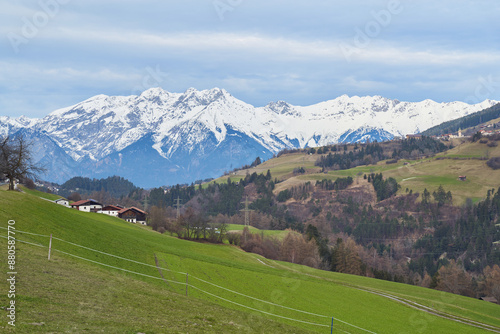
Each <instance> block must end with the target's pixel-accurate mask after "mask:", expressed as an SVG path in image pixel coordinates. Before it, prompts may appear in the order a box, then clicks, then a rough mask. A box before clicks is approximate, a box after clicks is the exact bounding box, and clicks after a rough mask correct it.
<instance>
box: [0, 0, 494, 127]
mask: <svg viewBox="0 0 500 334" xmlns="http://www.w3.org/2000/svg"><path fill="white" fill-rule="evenodd" d="M1 6H2V10H1V12H0V36H1V37H2V38H1V39H0V115H2V116H13V117H17V116H20V115H26V116H29V117H43V116H45V115H46V114H48V113H49V112H51V111H53V110H55V109H58V108H61V107H66V106H69V105H72V104H75V103H77V102H80V101H82V100H84V99H87V98H89V97H91V96H94V95H97V94H106V95H137V94H139V93H140V92H141V91H143V90H145V89H147V88H150V87H158V86H160V87H162V88H163V89H165V90H168V91H171V92H183V91H185V90H186V89H187V88H190V87H194V88H196V89H199V90H202V89H209V88H213V87H221V88H225V89H226V90H228V91H229V92H230V93H231V94H232V95H234V96H235V97H237V98H239V99H241V100H244V101H245V102H247V103H250V104H253V105H254V106H263V105H266V104H267V103H269V102H270V101H277V100H285V101H287V102H289V103H292V104H294V105H309V104H314V103H317V102H320V101H325V100H329V99H334V98H336V97H338V96H340V95H343V94H347V95H349V96H352V95H358V96H364V95H382V96H385V97H388V98H393V99H399V100H402V101H421V100H424V99H428V98H429V99H433V100H435V101H439V102H444V101H466V102H469V103H473V102H474V103H476V102H479V101H482V100H484V99H493V100H500V66H499V65H500V20H498V15H499V13H500V2H499V1H492V0H473V1H472V0H471V1H466V0H453V1H452V0H440V1H436V0H433V1H427V0H418V1H417V0H401V1H399V0H384V1H377V0H370V1H368V0H356V1H337V0H307V1H306V0H303V1H295V0H286V1H285V0H178V1H170V0H141V1H139V0H119V1H118V0H99V1H96V0H39V1H38V0H37V1H35V0H33V1H26V0H17V1H5V0H4V1H1Z"/></svg>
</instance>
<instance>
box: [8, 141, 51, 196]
mask: <svg viewBox="0 0 500 334" xmlns="http://www.w3.org/2000/svg"><path fill="white" fill-rule="evenodd" d="M31 146H32V144H31V143H30V142H28V141H27V140H26V139H25V138H24V137H23V136H16V137H15V138H10V137H9V136H6V137H5V138H3V139H2V140H1V141H0V174H3V175H4V176H5V177H6V178H7V179H9V190H14V182H15V180H16V179H23V178H36V176H37V175H38V174H40V173H43V172H44V171H45V169H44V168H42V167H41V166H38V165H37V164H35V162H34V161H33V158H32V155H31Z"/></svg>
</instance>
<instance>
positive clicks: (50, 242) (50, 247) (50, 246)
mask: <svg viewBox="0 0 500 334" xmlns="http://www.w3.org/2000/svg"><path fill="white" fill-rule="evenodd" d="M51 250H52V233H51V234H50V241H49V261H50V251H51Z"/></svg>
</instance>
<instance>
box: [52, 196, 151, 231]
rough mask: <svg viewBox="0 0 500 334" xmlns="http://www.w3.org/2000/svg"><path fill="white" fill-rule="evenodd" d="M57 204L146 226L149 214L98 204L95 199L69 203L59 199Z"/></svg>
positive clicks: (134, 208) (138, 210)
mask: <svg viewBox="0 0 500 334" xmlns="http://www.w3.org/2000/svg"><path fill="white" fill-rule="evenodd" d="M54 203H56V204H60V205H63V206H65V207H68V208H72V209H75V210H78V211H83V212H94V213H101V214H105V215H109V216H113V217H118V218H121V219H123V220H125V221H127V222H129V223H134V224H141V225H146V216H147V213H146V212H144V211H143V210H141V209H138V208H136V207H130V208H124V207H123V206H121V205H106V206H104V205H103V204H101V203H99V202H97V201H96V200H93V199H85V200H80V201H77V202H73V203H71V204H70V203H69V201H68V200H67V199H65V198H59V199H57V200H55V201H54Z"/></svg>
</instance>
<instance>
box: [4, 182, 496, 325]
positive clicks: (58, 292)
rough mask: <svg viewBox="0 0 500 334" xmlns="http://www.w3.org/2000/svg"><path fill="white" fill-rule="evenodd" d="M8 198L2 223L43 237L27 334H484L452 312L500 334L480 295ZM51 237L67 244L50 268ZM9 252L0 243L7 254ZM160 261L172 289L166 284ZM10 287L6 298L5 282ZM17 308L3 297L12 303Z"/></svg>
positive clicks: (21, 257)
mask: <svg viewBox="0 0 500 334" xmlns="http://www.w3.org/2000/svg"><path fill="white" fill-rule="evenodd" d="M0 203H1V206H0V221H1V222H2V223H1V225H0V227H3V228H5V227H6V226H7V221H8V220H15V221H16V224H15V227H16V229H17V230H19V231H26V232H30V233H35V234H37V235H33V234H26V233H20V232H19V231H18V234H17V235H16V236H17V238H18V239H19V241H18V243H17V270H18V285H17V287H16V289H17V297H16V301H17V303H18V304H17V306H18V308H17V312H18V313H17V316H18V318H17V325H18V326H17V328H16V332H24V333H31V332H75V333H76V332H78V333H80V332H85V331H86V332H97V331H99V330H100V329H102V330H103V331H104V332H107V333H137V332H147V333H154V332H157V333H165V332H169V333H170V332H173V333H187V332H189V333H210V332H212V333H221V332H222V333H232V332H235V333H236V332H238V333H239V332H246V333H255V332H262V333H264V332H265V333H267V332H277V333H300V332H322V333H325V332H327V331H329V330H330V329H329V326H330V322H331V317H335V320H334V326H335V328H334V331H335V332H349V333H366V332H375V333H396V332H397V333H400V332H420V333H435V332H439V333H476V332H477V333H479V332H483V331H484V330H483V329H479V328H477V327H474V326H471V325H470V324H464V323H460V322H456V321H452V320H450V319H448V318H449V317H450V315H453V316H456V317H460V318H464V319H463V321H465V322H469V321H476V322H480V323H485V324H489V325H491V326H496V327H497V330H499V329H498V328H499V327H500V317H499V314H500V313H499V310H500V309H499V306H498V305H494V304H490V303H486V302H482V301H479V300H475V299H470V298H466V297H461V296H457V295H451V294H447V293H442V292H439V291H434V290H429V289H423V288H419V287H414V286H409V285H404V284H396V283H391V282H386V281H380V280H374V279H369V278H364V277H357V276H351V275H343V274H338V273H333V272H325V271H320V270H315V269H311V268H308V267H303V266H298V265H294V264H290V263H282V262H277V261H270V260H267V259H264V258H261V257H259V256H257V255H255V254H247V253H245V252H243V251H241V250H240V249H239V248H236V247H233V246H230V245H211V244H204V243H194V242H188V241H183V240H179V239H176V238H173V237H169V236H167V235H161V234H158V233H155V232H152V231H150V230H148V229H145V228H140V227H138V226H135V225H132V224H129V223H126V222H124V221H122V220H120V219H117V218H112V217H107V216H104V215H99V214H93V213H83V212H78V211H74V210H71V209H67V208H64V207H62V206H59V205H56V204H53V203H50V202H47V201H46V200H43V199H40V198H37V197H36V196H34V195H33V194H28V193H17V192H6V191H0ZM1 231H2V233H1V234H2V235H3V236H5V235H6V230H5V229H1ZM50 234H53V235H54V237H57V238H58V239H54V241H53V245H52V247H53V256H52V260H51V261H50V262H49V261H47V259H46V254H47V251H48V249H47V245H48V238H47V237H46V236H48V235H50ZM20 240H23V241H27V242H31V243H34V244H38V245H41V246H40V247H39V246H33V245H27V244H23V243H21V242H20ZM63 240H64V241H63ZM77 245H81V246H85V247H86V248H82V247H79V246H77ZM6 246H7V244H6V240H5V239H4V238H0V248H1V249H4V250H5V249H6ZM91 249H93V250H98V251H99V252H96V251H93V250H91ZM103 252H105V253H108V254H114V255H118V256H119V257H120V258H117V257H112V256H109V255H107V254H104V253H103ZM5 254H6V253H5ZM70 254H71V255H70ZM155 254H156V256H157V257H158V259H159V262H160V264H161V266H162V267H163V268H164V269H163V270H162V273H163V275H164V277H165V279H167V280H169V281H171V282H168V284H167V283H166V282H164V281H162V280H161V279H159V277H160V274H159V272H158V270H157V269H156V268H155V267H154V265H155V259H154V255H155ZM75 256H78V258H77V257H75ZM84 259H88V260H91V261H94V262H89V261H87V260H84ZM125 259H132V260H134V261H135V262H130V261H127V260H125ZM98 263H101V264H106V265H108V266H114V267H116V268H124V269H126V270H129V271H133V272H136V273H142V274H143V275H148V276H140V275H137V274H135V273H132V272H125V271H121V270H118V269H115V268H110V267H106V266H103V265H101V264H98ZM143 264H147V265H149V266H147V265H143ZM2 271H3V272H4V273H6V272H7V269H6V265H5V262H4V261H2ZM185 273H188V274H189V284H190V287H189V291H188V294H189V296H188V297H185V296H184V295H185V282H186V275H185ZM1 282H2V283H1V284H0V288H1V289H2V290H3V291H7V290H8V289H7V285H6V280H1ZM175 282H178V283H175ZM245 295H247V296H251V298H249V297H247V296H245ZM7 302H8V299H7V296H6V295H5V293H3V294H1V296H0V304H1V305H2V307H3V306H4V305H7ZM231 302H232V303H231ZM271 303H272V304H271ZM282 306H285V307H287V308H284V307H282ZM424 306H425V307H428V308H430V309H431V310H432V311H431V312H432V313H436V314H439V315H440V316H437V315H434V314H430V313H428V312H424V311H423V310H422V309H423V308H424ZM292 309H293V310H292ZM298 310H301V311H303V312H300V311H298ZM425 310H427V311H429V309H427V308H425ZM263 312H266V313H263ZM305 312H307V313H305ZM275 315H279V316H280V317H276V316H275ZM442 316H444V317H445V318H443V317H442ZM5 319H6V318H3V319H2V322H0V326H2V327H3V329H2V330H5V327H6V324H5V321H6V320H5ZM296 320H298V321H296ZM299 321H300V322H299Z"/></svg>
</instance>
